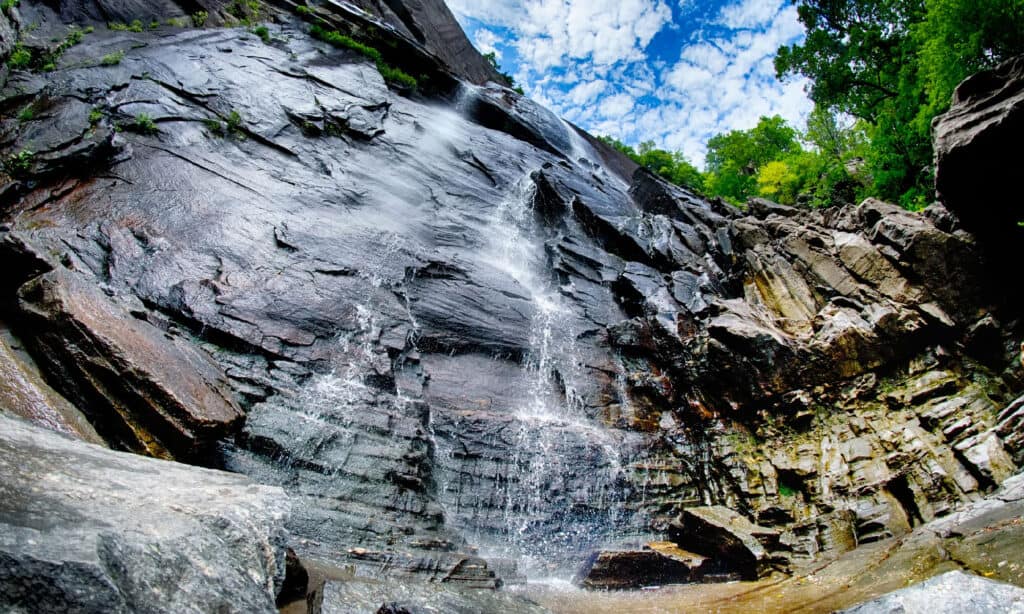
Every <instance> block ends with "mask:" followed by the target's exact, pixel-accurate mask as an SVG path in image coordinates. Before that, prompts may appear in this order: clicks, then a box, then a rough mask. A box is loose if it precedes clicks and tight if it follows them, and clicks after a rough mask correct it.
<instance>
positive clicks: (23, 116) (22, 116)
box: [18, 103, 36, 123]
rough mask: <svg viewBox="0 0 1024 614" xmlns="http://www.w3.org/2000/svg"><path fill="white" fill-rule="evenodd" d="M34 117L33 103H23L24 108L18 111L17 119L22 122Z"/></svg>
mask: <svg viewBox="0 0 1024 614" xmlns="http://www.w3.org/2000/svg"><path fill="white" fill-rule="evenodd" d="M35 118H36V109H35V103H29V104H27V105H25V108H24V109H22V110H21V112H20V113H18V121H19V122H22V123H24V122H30V121H32V120H33V119H35Z"/></svg>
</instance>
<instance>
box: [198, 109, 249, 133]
mask: <svg viewBox="0 0 1024 614" xmlns="http://www.w3.org/2000/svg"><path fill="white" fill-rule="evenodd" d="M242 122H243V120H242V115H241V113H239V112H238V111H235V110H233V109H232V111H231V112H230V113H228V116H227V118H226V119H225V120H224V121H221V120H220V119H216V118H210V119H204V120H203V125H204V126H206V129H207V130H209V131H210V134H212V135H214V136H220V137H226V136H233V137H235V138H239V139H244V138H245V130H244V129H243V128H242Z"/></svg>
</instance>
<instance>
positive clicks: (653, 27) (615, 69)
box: [450, 0, 811, 165]
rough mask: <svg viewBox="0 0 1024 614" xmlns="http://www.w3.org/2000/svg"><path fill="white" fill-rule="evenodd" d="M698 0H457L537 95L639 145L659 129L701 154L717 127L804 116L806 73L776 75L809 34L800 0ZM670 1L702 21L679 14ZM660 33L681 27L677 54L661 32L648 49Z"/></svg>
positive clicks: (484, 39) (695, 156)
mask: <svg viewBox="0 0 1024 614" xmlns="http://www.w3.org/2000/svg"><path fill="white" fill-rule="evenodd" d="M699 4H700V3H697V2H695V1H694V0H498V1H497V2H475V1H472V0H450V6H451V7H452V8H453V11H455V12H456V14H457V15H459V16H460V19H467V18H468V19H472V20H476V21H475V23H473V24H472V25H473V27H475V28H476V30H475V32H474V33H473V36H474V38H475V40H476V42H477V45H478V46H479V47H480V48H481V49H484V50H485V51H490V50H491V49H492V48H497V51H499V52H500V51H501V50H504V51H505V52H506V54H505V56H506V58H510V59H507V60H506V63H509V64H510V66H512V65H514V66H515V68H514V71H515V78H516V80H517V81H518V82H519V83H520V84H521V85H523V87H524V89H525V90H526V92H527V94H528V95H529V96H531V97H532V98H533V99H534V100H536V101H537V102H539V103H540V104H543V105H544V106H547V107H549V108H551V109H552V110H554V111H555V112H557V113H559V114H561V115H563V116H564V117H566V119H568V120H569V121H572V122H573V123H575V124H577V125H580V126H582V127H584V128H585V129H587V130H589V131H591V132H593V133H596V134H607V135H611V136H615V137H617V138H621V139H622V140H624V141H626V142H630V143H634V144H635V143H639V142H642V141H647V140H653V141H654V142H655V143H656V144H657V145H658V146H659V147H665V148H667V149H671V150H677V151H682V152H683V153H684V154H685V155H687V157H689V158H690V160H691V161H692V162H694V163H696V164H698V165H702V164H703V162H704V154H705V145H706V143H707V140H708V139H709V138H710V137H712V136H714V135H715V134H718V133H721V132H726V131H729V130H736V129H748V128H751V127H753V126H754V125H755V124H756V123H757V121H758V119H759V118H760V117H761V116H764V115H775V114H779V115H782V116H783V117H784V118H786V119H787V120H788V121H790V122H791V123H792V124H793V125H801V124H802V123H803V119H804V118H805V117H806V114H807V113H808V112H809V111H810V108H811V105H810V102H809V101H808V99H807V97H806V95H805V93H804V91H803V89H804V84H805V82H804V81H802V80H791V81H788V82H786V83H780V82H779V81H778V80H777V79H776V78H775V70H774V65H773V58H774V56H775V53H776V51H777V49H778V48H779V46H780V45H784V44H790V43H793V42H795V41H797V40H799V38H800V37H801V36H802V35H803V28H802V26H801V24H800V22H799V20H798V18H797V17H798V16H797V11H796V8H795V7H794V6H792V5H791V4H790V3H789V2H786V1H785V0H737V1H736V2H734V3H732V4H729V5H727V6H725V7H723V8H722V9H721V10H720V11H717V12H714V13H713V14H712V15H711V16H710V21H708V20H707V19H709V18H701V17H700V16H699V12H698V11H699V8H700V7H699ZM671 6H678V7H679V8H678V9H676V10H677V12H678V11H679V10H680V9H682V10H683V12H684V14H686V15H694V16H693V17H692V19H703V21H700V22H697V23H693V22H689V21H686V22H685V23H684V21H685V20H686V19H691V17H685V18H684V17H680V18H679V19H677V21H676V23H673V21H672V12H673V9H672V8H671ZM464 23H467V22H465V21H464ZM481 23H483V24H487V25H486V27H484V26H482V25H481ZM496 31H497V32H498V33H500V34H498V33H496ZM661 32H666V33H670V34H672V35H675V36H676V37H677V40H676V41H675V43H676V45H678V46H677V47H676V49H678V55H677V56H675V57H673V55H672V49H671V44H669V45H667V47H668V48H669V51H666V44H665V40H666V39H665V38H662V39H659V40H660V42H659V43H658V44H659V47H658V50H657V53H658V54H659V55H658V58H657V59H655V58H652V57H649V53H652V52H651V50H650V49H648V46H649V45H650V43H651V41H652V40H654V37H655V36H657V35H658V34H659V33H661ZM502 37H503V38H505V39H506V40H504V41H502V40H499V38H502Z"/></svg>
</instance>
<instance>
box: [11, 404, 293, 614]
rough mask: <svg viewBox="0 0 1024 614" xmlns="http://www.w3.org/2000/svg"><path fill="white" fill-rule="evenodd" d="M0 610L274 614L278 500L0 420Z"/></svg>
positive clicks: (242, 485) (277, 495) (284, 507)
mask: <svg viewBox="0 0 1024 614" xmlns="http://www.w3.org/2000/svg"><path fill="white" fill-rule="evenodd" d="M0 471H2V472H3V476H4V479H3V481H2V482H0V609H2V610H4V611H5V612H41V611H44V612H64V611H73V612H83V613H85V612H88V613H92V612H95V613H97V614H99V613H100V612H124V613H128V612H166V613H172V612H174V613H178V612H239V613H241V612H247V613H248V612H267V613H272V612H276V609H275V607H274V598H275V596H276V594H277V592H278V591H279V590H280V588H281V586H282V582H283V581H284V571H285V567H284V564H285V547H284V546H285V541H286V539H287V534H286V533H285V529H284V524H285V518H286V515H287V513H288V503H287V500H286V499H285V496H284V493H283V492H282V491H281V490H280V489H278V488H273V487H268V486H258V485H255V484H253V483H252V482H251V481H249V480H247V479H245V478H244V477H241V476H237V475H231V474H228V473H223V472H217V471H210V470H205V469H198V468H194V467H187V466H184V465H178V464H175V463H170V462H165V461H158V460H153V459H147V458H142V457H140V456H135V455H131V454H124V453H119V452H112V451H110V450H106V449H103V448H101V447H99V446H94V445H87V444H84V443H81V442H78V441H74V440H72V439H70V438H67V437H64V436H61V435H58V434H56V433H52V432H50V431H47V430H44V429H41V428H39V427H35V426H31V425H29V424H28V423H26V422H23V421H21V420H19V419H14V418H9V417H6V416H0Z"/></svg>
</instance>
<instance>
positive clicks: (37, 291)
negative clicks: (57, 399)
mask: <svg viewBox="0 0 1024 614" xmlns="http://www.w3.org/2000/svg"><path fill="white" fill-rule="evenodd" d="M19 298H20V305H19V307H20V311H21V314H22V316H23V317H24V318H25V320H26V322H27V323H28V324H29V325H30V326H32V327H33V328H34V329H35V330H36V331H37V334H35V335H34V336H33V338H32V343H33V344H34V346H35V350H36V354H37V355H38V356H40V357H42V360H44V361H45V362H44V365H45V366H44V368H45V369H46V370H47V372H48V373H50V374H51V377H54V376H56V375H57V374H60V377H59V384H58V385H59V386H60V387H61V388H62V392H63V393H64V394H65V395H66V396H67V397H68V398H70V399H72V400H73V401H75V402H77V403H78V405H79V406H82V407H87V408H89V411H90V412H91V416H90V417H91V419H92V421H93V423H95V424H96V425H98V427H99V428H100V429H101V430H102V431H103V435H104V436H105V437H106V438H107V439H108V440H109V441H111V442H112V443H114V444H116V445H117V446H119V447H121V448H123V449H127V450H131V451H134V452H139V453H142V454H148V455H149V456H157V457H163V458H171V457H175V458H181V459H185V460H192V461H196V460H199V459H201V458H202V457H203V456H204V455H206V454H208V453H209V451H210V450H209V448H210V446H212V444H213V443H214V442H216V441H217V440H219V439H221V438H223V437H225V436H227V435H229V434H230V433H231V432H232V431H233V430H234V428H235V427H236V426H237V425H238V424H239V422H240V420H241V418H242V412H241V410H240V409H239V407H238V406H237V405H236V404H235V402H234V400H233V398H232V396H231V395H230V394H229V393H228V392H227V389H226V385H225V384H226V382H225V381H224V380H225V377H224V375H223V373H222V372H221V371H220V369H219V368H218V367H217V366H216V365H215V364H214V363H213V362H212V361H211V360H210V359H209V357H208V356H206V355H205V354H203V353H202V352H201V351H199V350H197V349H196V348H194V347H193V346H191V345H187V344H183V343H180V342H178V343H175V342H174V341H173V340H171V339H168V338H167V337H165V336H164V333H163V331H161V330H160V329H159V328H157V327H155V326H153V325H151V324H148V323H146V322H143V321H140V320H138V319H136V318H135V317H134V316H132V315H131V314H130V312H129V311H128V309H125V308H124V307H122V306H120V305H117V304H115V303H114V302H113V301H111V300H110V299H109V298H108V297H106V296H105V295H104V294H103V292H101V291H100V290H99V288H97V287H96V286H95V285H93V283H91V280H85V279H83V278H81V277H79V276H77V275H76V274H74V273H71V272H69V271H66V270H61V269H58V270H55V271H53V272H50V273H47V274H45V275H42V276H40V277H37V278H36V279H34V280H32V281H31V282H29V283H27V284H25V285H24V286H22V288H21V291H20V293H19Z"/></svg>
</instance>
